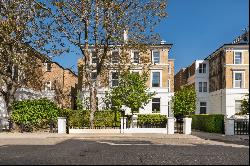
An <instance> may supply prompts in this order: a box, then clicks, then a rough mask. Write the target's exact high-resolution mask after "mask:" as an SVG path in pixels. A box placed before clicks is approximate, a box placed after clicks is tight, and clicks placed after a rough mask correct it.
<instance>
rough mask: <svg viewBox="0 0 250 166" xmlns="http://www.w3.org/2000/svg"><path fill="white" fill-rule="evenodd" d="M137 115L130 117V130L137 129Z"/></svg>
mask: <svg viewBox="0 0 250 166" xmlns="http://www.w3.org/2000/svg"><path fill="white" fill-rule="evenodd" d="M137 119H138V116H137V115H132V128H137Z"/></svg>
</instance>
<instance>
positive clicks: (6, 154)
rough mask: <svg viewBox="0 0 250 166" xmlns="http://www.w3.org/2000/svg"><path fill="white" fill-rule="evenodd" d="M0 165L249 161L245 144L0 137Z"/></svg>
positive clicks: (127, 138)
mask: <svg viewBox="0 0 250 166" xmlns="http://www.w3.org/2000/svg"><path fill="white" fill-rule="evenodd" d="M0 164H1V165H10V164H11V165H18V164H20V165H40V164H43V165H44V164H45V165H47V164H51V165H65V164H67V165H72V164H74V165H79V164H81V165H85V164H86V165H167V164H171V165H181V164H188V165H201V164H204V165H214V164H216V165H218V164H219V165H222V164H226V165H249V145H244V144H234V143H225V142H217V141H211V140H204V139H196V138H193V137H191V138H183V139H177V138H167V137H154V138H145V137H138V138H137V137H104V138H84V137H72V138H70V137H69V138H65V137H54V138H53V137H50V138H9V139H1V137H0Z"/></svg>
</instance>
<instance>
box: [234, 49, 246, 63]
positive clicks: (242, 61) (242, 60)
mask: <svg viewBox="0 0 250 166" xmlns="http://www.w3.org/2000/svg"><path fill="white" fill-rule="evenodd" d="M238 52H240V53H241V63H237V64H236V63H235V56H236V53H238ZM243 57H244V56H243V51H241V50H239V51H238V50H235V51H234V64H235V65H242V64H244V58H243Z"/></svg>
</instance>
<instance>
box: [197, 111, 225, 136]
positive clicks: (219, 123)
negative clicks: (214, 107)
mask: <svg viewBox="0 0 250 166" xmlns="http://www.w3.org/2000/svg"><path fill="white" fill-rule="evenodd" d="M192 129H196V130H200V131H205V132H209V133H224V115H220V114H213V115H207V114H202V115H192Z"/></svg>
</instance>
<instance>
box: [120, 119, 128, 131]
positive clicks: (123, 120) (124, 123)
mask: <svg viewBox="0 0 250 166" xmlns="http://www.w3.org/2000/svg"><path fill="white" fill-rule="evenodd" d="M126 124H127V117H121V131H120V133H124V130H125V129H126V126H127V125H126Z"/></svg>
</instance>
